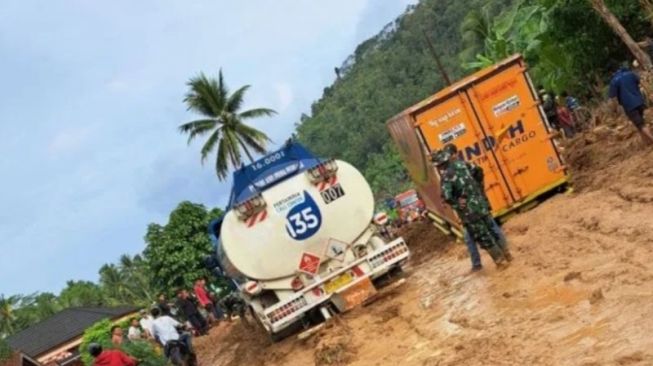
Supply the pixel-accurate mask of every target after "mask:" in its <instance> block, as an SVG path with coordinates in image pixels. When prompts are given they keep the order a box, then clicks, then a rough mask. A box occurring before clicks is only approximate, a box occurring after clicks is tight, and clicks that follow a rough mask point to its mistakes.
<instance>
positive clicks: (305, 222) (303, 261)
mask: <svg viewBox="0 0 653 366" xmlns="http://www.w3.org/2000/svg"><path fill="white" fill-rule="evenodd" d="M373 215H374V198H373V195H372V190H371V189H370V186H369V184H368V183H367V181H366V180H365V178H364V177H363V175H362V174H361V173H360V172H359V171H358V170H357V169H356V168H354V167H353V166H352V165H350V164H348V163H346V162H344V161H340V160H333V159H320V158H317V157H315V156H314V155H313V154H311V153H310V152H309V151H308V150H306V149H305V148H304V147H303V146H301V145H299V144H296V143H287V144H286V145H285V146H284V147H283V148H281V149H280V150H278V151H276V152H274V153H271V154H269V155H267V156H265V157H264V158H262V159H260V160H258V161H256V162H254V163H252V164H251V165H247V166H244V167H242V168H240V169H239V170H237V171H236V172H235V173H234V182H233V188H232V192H231V198H230V203H229V206H228V208H227V212H226V214H225V215H224V216H223V217H222V218H221V219H220V220H216V221H214V222H212V223H211V225H210V228H209V232H210V234H211V237H212V239H213V241H214V245H215V246H216V252H217V257H218V261H219V263H220V267H221V270H222V271H223V272H224V273H225V274H226V275H227V276H229V277H230V278H232V279H233V280H234V282H235V283H236V284H237V286H238V288H239V290H240V291H241V292H242V294H243V297H244V298H245V300H246V301H247V302H248V304H249V305H250V307H251V310H252V313H253V314H254V316H255V317H256V318H257V319H258V322H259V323H260V324H261V325H262V326H263V327H264V328H265V329H266V330H267V331H268V333H269V334H270V335H271V336H272V337H273V338H280V337H282V334H285V333H288V331H289V330H290V329H295V328H296V327H297V326H298V325H305V324H308V321H309V319H310V320H314V319H316V318H318V319H319V318H324V317H327V318H328V317H329V316H330V314H331V313H332V312H334V311H344V310H347V308H348V306H350V305H351V304H350V303H351V301H352V298H356V297H357V296H358V297H359V298H360V296H365V294H366V291H364V289H365V287H366V286H365V285H367V287H372V291H374V287H373V286H374V285H373V282H372V280H374V279H376V278H378V277H380V276H382V275H384V274H386V273H388V272H389V271H391V270H400V269H401V266H402V265H403V264H404V263H405V262H406V261H407V259H408V256H409V250H408V247H407V246H406V243H405V242H404V240H403V239H402V238H398V239H395V240H393V241H391V242H386V241H385V240H384V239H382V236H381V235H380V234H379V231H378V229H377V225H375V223H374V222H373ZM356 288H359V289H363V290H361V291H358V293H355V294H351V292H352V291H353V289H356ZM348 291H349V297H348V298H347V296H345V294H347V293H348ZM368 293H369V291H368ZM343 297H344V298H343Z"/></svg>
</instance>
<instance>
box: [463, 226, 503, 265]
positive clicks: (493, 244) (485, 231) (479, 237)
mask: <svg viewBox="0 0 653 366" xmlns="http://www.w3.org/2000/svg"><path fill="white" fill-rule="evenodd" d="M493 220H494V219H493V218H492V216H490V215H466V216H464V219H463V225H464V226H465V229H466V230H467V231H468V232H469V235H470V236H471V237H472V238H473V239H474V241H475V242H476V243H477V244H478V246H480V247H481V248H483V249H485V250H486V251H487V252H488V254H490V257H492V260H493V261H494V263H495V264H497V265H500V264H503V263H505V262H506V261H508V262H510V261H511V260H512V255H511V254H510V250H508V244H507V242H506V240H505V238H500V237H498V236H497V234H496V233H495V232H494V230H492V227H493Z"/></svg>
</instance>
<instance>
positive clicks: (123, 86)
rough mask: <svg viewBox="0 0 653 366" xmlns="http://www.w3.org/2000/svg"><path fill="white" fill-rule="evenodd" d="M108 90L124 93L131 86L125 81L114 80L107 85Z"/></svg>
mask: <svg viewBox="0 0 653 366" xmlns="http://www.w3.org/2000/svg"><path fill="white" fill-rule="evenodd" d="M106 86H107V89H109V90H110V91H112V92H123V91H125V90H127V88H129V84H128V83H127V81H125V80H121V79H113V80H109V82H107V84H106Z"/></svg>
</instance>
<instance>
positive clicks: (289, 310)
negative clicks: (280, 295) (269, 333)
mask: <svg viewBox="0 0 653 366" xmlns="http://www.w3.org/2000/svg"><path fill="white" fill-rule="evenodd" d="M306 305H308V303H307V302H306V299H305V298H304V296H301V297H298V298H296V299H294V300H292V301H290V302H289V303H287V304H284V305H282V306H281V307H280V308H278V309H275V310H273V311H271V312H270V313H269V314H267V317H268V319H270V322H272V323H277V322H279V321H281V320H284V319H286V318H288V317H289V316H291V315H292V314H294V313H296V312H297V311H298V310H301V309H302V308H303V307H305V306H306Z"/></svg>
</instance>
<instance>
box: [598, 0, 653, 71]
mask: <svg viewBox="0 0 653 366" xmlns="http://www.w3.org/2000/svg"><path fill="white" fill-rule="evenodd" d="M590 3H591V4H592V8H594V10H595V11H596V12H597V13H598V14H599V15H600V16H601V18H603V20H604V21H605V22H606V23H607V24H608V26H609V27H610V28H612V30H613V31H614V32H615V33H616V34H617V36H619V38H621V40H622V41H623V42H624V43H625V44H626V46H627V47H628V49H629V50H630V52H632V54H633V56H635V59H637V61H639V64H640V65H642V67H643V68H644V70H646V71H650V70H652V69H653V63H651V58H650V57H649V56H648V55H647V54H646V52H644V50H642V49H641V48H639V46H638V45H637V42H635V40H634V39H633V37H631V36H630V34H628V31H627V30H626V28H624V27H623V25H621V22H620V21H619V19H617V17H616V16H615V15H614V14H613V13H612V11H610V9H609V8H608V7H607V6H606V5H605V2H604V1H603V0H590Z"/></svg>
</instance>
